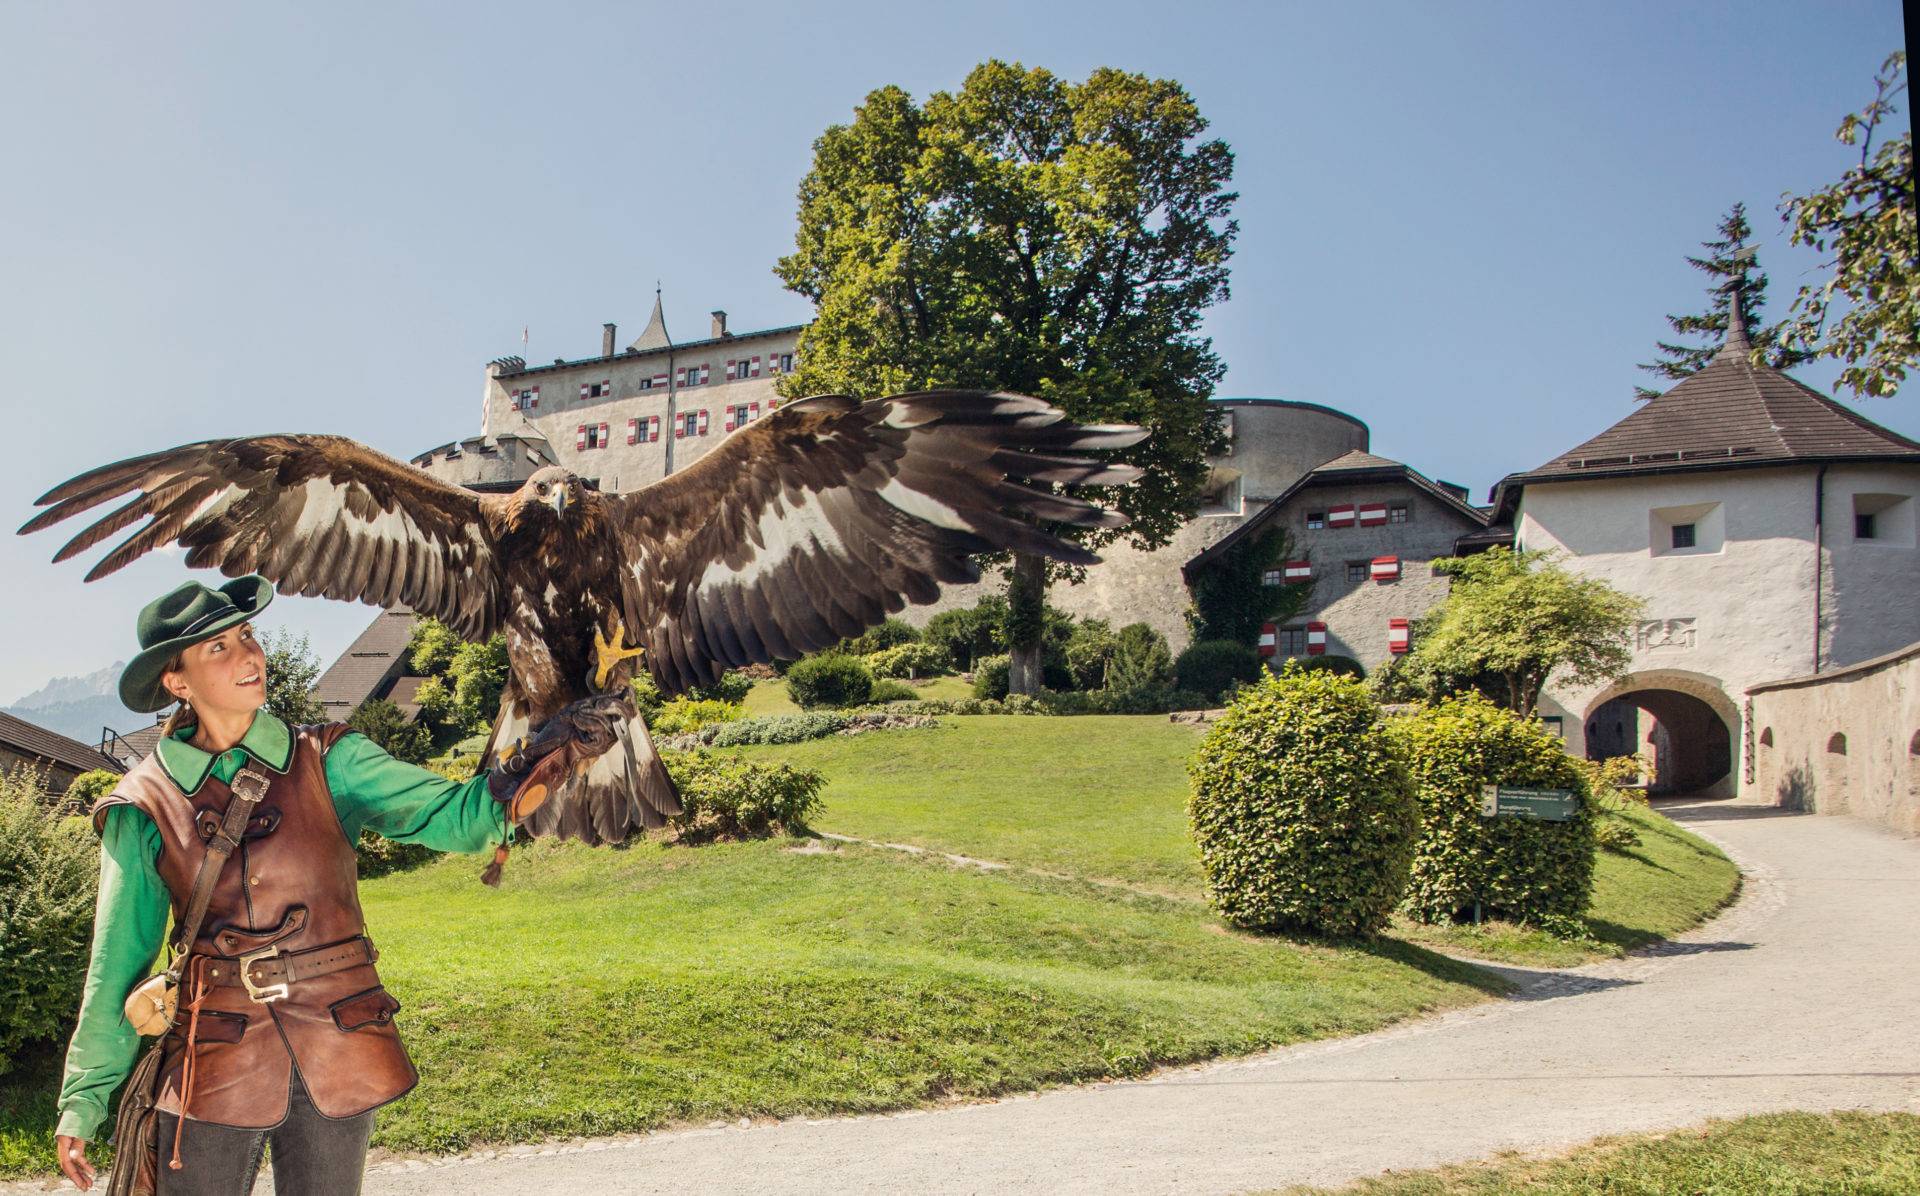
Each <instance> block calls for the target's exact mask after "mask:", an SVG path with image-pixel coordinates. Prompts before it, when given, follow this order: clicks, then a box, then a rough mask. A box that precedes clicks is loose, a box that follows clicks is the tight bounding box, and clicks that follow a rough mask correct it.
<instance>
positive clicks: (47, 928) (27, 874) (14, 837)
mask: <svg viewBox="0 0 1920 1196" xmlns="http://www.w3.org/2000/svg"><path fill="white" fill-rule="evenodd" d="M44 779H45V778H44V777H43V775H42V774H40V773H38V772H35V771H33V770H32V769H27V768H17V769H14V770H13V771H12V772H9V773H7V774H6V775H5V776H3V777H0V993H5V994H6V1000H4V1001H0V1075H5V1074H6V1072H7V1070H8V1068H10V1067H11V1066H12V1065H13V1063H14V1061H15V1060H18V1059H20V1058H21V1057H22V1048H23V1047H25V1046H27V1045H28V1044H30V1043H41V1042H55V1041H58V1040H59V1039H61V1038H62V1037H64V1036H65V1035H66V1034H67V1033H68V1032H69V1031H71V1030H72V1028H73V1019H74V1016H75V1015H76V1014H77V1013H79V1011H80V990H81V986H82V984H83V983H84V982H85V980H86V978H87V940H88V937H89V934H90V932H91V930H92V928H93V903H94V897H95V895H96V892H97V890H98V886H99V875H100V852H99V848H98V847H97V846H96V845H95V843H94V840H93V830H92V828H91V827H90V826H89V825H88V823H87V821H86V820H85V819H83V818H63V817H61V816H60V815H58V814H56V813H55V812H54V811H53V810H51V809H49V808H48V803H47V798H46V795H45V794H44V793H43V792H41V788H40V786H41V783H42V782H43V781H44Z"/></svg>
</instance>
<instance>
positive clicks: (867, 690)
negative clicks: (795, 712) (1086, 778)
mask: <svg viewBox="0 0 1920 1196" xmlns="http://www.w3.org/2000/svg"><path fill="white" fill-rule="evenodd" d="M787 694H788V695H789V696H790V697H792V698H793V701H794V704H795V705H796V706H799V707H800V709H802V710H818V709H820V708H822V707H835V706H858V705H860V704H861V703H863V702H865V701H866V700H867V699H868V698H869V697H871V696H872V694H873V674H872V673H870V672H868V671H867V666H866V665H864V664H861V663H860V662H859V661H858V660H856V659H854V658H853V657H851V656H840V655H836V654H833V653H826V654H823V655H820V656H809V657H807V658H806V659H805V660H801V661H796V662H795V663H794V666H793V667H792V668H790V669H788V670H787Z"/></svg>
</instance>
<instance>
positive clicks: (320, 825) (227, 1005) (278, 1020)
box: [58, 576, 578, 1196]
mask: <svg viewBox="0 0 1920 1196" xmlns="http://www.w3.org/2000/svg"><path fill="white" fill-rule="evenodd" d="M272 598H273V588H272V586H271V585H270V584H269V583H268V582H267V580H266V579H265V578H262V577H257V576H249V577H242V578H238V579H236V580H234V581H230V582H228V583H226V584H225V585H222V586H220V587H219V588H218V589H211V588H209V587H207V586H204V585H202V584H200V583H199V582H197V581H189V582H186V583H185V584H183V585H181V586H180V587H178V588H177V589H175V590H174V591H172V592H171V593H169V594H167V595H165V596H164V597H162V598H160V599H158V600H156V601H154V602H153V603H151V604H149V605H148V606H147V607H146V608H145V609H144V610H142V611H141V612H140V618H139V621H138V628H137V630H138V634H139V640H140V647H141V651H140V653H139V654H138V655H136V656H135V657H134V658H133V660H132V662H131V663H129V664H128V665H127V667H126V670H125V671H124V672H123V673H122V674H121V678H120V697H121V700H122V701H123V702H125V703H126V704H127V706H128V707H130V708H131V709H133V710H136V711H141V712H156V711H159V710H161V709H163V708H165V707H166V705H167V704H168V703H169V702H170V701H177V702H178V703H179V706H178V708H177V709H176V710H175V711H174V712H173V714H172V715H171V716H169V717H168V719H167V721H166V723H165V725H164V727H163V728H162V731H161V736H160V740H159V742H158V744H157V745H156V747H155V750H154V752H153V754H152V755H150V756H148V757H147V758H146V759H145V760H142V761H141V762H140V763H139V764H137V765H135V766H134V767H133V769H132V770H131V771H129V772H128V773H127V775H126V776H124V777H122V778H121V779H120V782H119V783H118V784H117V785H116V786H115V787H114V789H113V791H112V792H111V793H109V794H107V795H106V796H105V797H103V798H101V799H100V801H99V802H98V803H97V804H96V805H95V807H94V812H93V821H94V827H95V829H96V830H97V831H98V832H99V834H100V836H101V853H100V900H99V906H98V908H97V910H96V912H95V920H94V935H93V954H92V960H91V963H90V966H89V968H88V971H87V980H86V987H85V990H84V993H83V995H82V998H81V1005H80V1019H79V1024H78V1026H77V1027H76V1028H75V1030H74V1034H73V1040H72V1043H71V1044H70V1045H69V1047H68V1050H67V1064H66V1073H65V1076H64V1078H63V1080H62V1082H61V1086H60V1105H59V1108H60V1122H59V1127H58V1147H59V1154H60V1169H61V1170H62V1171H63V1172H65V1173H66V1175H67V1178H69V1179H71V1180H72V1181H73V1182H74V1184H75V1186H77V1187H79V1188H80V1189H81V1190H83V1191H84V1190H86V1189H88V1188H90V1187H92V1183H93V1178H94V1169H93V1166H92V1164H91V1163H90V1162H89V1161H88V1160H87V1157H86V1148H87V1143H88V1142H89V1141H90V1140H92V1139H93V1138H95V1137H96V1136H97V1135H98V1132H99V1130H100V1127H101V1124H102V1122H103V1121H104V1120H105V1118H106V1112H107V1105H108V1101H109V1099H110V1098H111V1097H112V1094H113V1092H114V1091H115V1090H116V1089H117V1088H118V1087H119V1086H120V1084H121V1082H122V1081H123V1080H124V1079H125V1078H126V1076H127V1073H128V1071H129V1070H130V1068H131V1066H132V1063H133V1059H134V1056H135V1054H136V1053H137V1051H138V1049H139V1035H138V1034H137V1033H136V1032H135V1030H134V1029H133V1027H132V1025H131V1024H129V1022H128V1021H127V1018H126V1016H125V1013H124V1011H123V1003H124V1001H125V999H126V997H127V995H128V993H129V992H130V991H131V990H132V988H133V987H134V986H135V985H136V984H137V983H138V982H139V981H140V980H141V979H142V978H144V977H145V976H146V975H147V974H148V972H149V971H150V970H151V969H152V965H153V962H154V960H155V958H156V957H157V955H158V954H159V952H160V949H161V947H162V945H163V936H164V934H165V933H166V927H167V924H168V914H169V911H171V912H172V914H173V917H174V922H175V924H176V926H179V925H180V924H181V923H183V922H185V921H187V920H190V914H189V912H188V906H189V903H190V898H191V894H192V892H193V887H194V877H195V874H196V872H197V871H198V870H199V867H200V864H201V861H202V860H203V859H204V858H207V855H208V851H209V848H208V846H207V844H208V843H209V842H211V841H212V839H213V836H214V833H215V832H216V831H217V830H218V828H219V826H220V823H221V819H222V816H223V815H224V814H225V812H226V810H227V808H228V805H229V803H230V802H232V801H234V800H235V799H234V797H233V796H232V795H233V792H234V790H233V789H230V788H229V783H230V782H235V781H236V777H237V776H240V775H241V774H242V773H243V772H245V773H249V774H254V775H252V776H248V777H246V778H245V780H244V781H243V782H241V783H237V787H238V788H241V789H244V790H246V792H248V793H249V794H251V793H254V792H256V791H257V790H256V788H255V786H256V785H257V781H256V779H255V778H256V777H257V778H263V779H264V781H265V782H266V784H265V792H264V795H263V796H261V797H260V798H259V801H258V804H257V805H256V806H254V807H253V808H252V809H251V811H250V813H251V817H250V818H249V819H248V820H247V822H246V823H245V829H244V832H237V833H236V834H235V838H236V839H237V840H238V843H237V846H235V847H233V848H232V854H231V855H229V856H228V857H227V858H226V859H225V860H224V862H223V863H222V864H221V866H220V870H219V872H218V873H217V874H216V875H217V879H216V880H215V881H214V882H213V885H212V888H211V895H210V896H209V897H208V898H207V907H206V914H205V916H204V917H203V918H202V919H201V920H200V924H199V932H198V934H197V935H196V936H195V937H194V941H193V942H192V943H191V944H190V946H189V950H188V954H187V959H186V963H185V967H184V969H183V971H182V973H181V983H180V986H179V988H178V1011H179V1012H178V1016H177V1018H176V1020H175V1022H174V1025H173V1028H172V1029H171V1030H170V1031H169V1032H168V1035H167V1039H166V1041H167V1051H166V1054H165V1056H164V1062H163V1063H162V1070H161V1082H160V1091H159V1099H158V1102H157V1103H158V1108H159V1109H160V1117H159V1142H160V1151H159V1155H160V1157H159V1161H158V1168H157V1172H156V1174H157V1186H158V1191H159V1192H161V1193H171V1192H194V1193H207V1194H218V1193H237V1192H246V1191H248V1190H250V1189H251V1187H252V1185H253V1179H254V1175H255V1173H256V1171H257V1170H258V1169H259V1165H260V1157H261V1151H262V1148H263V1147H264V1146H266V1145H267V1144H268V1143H271V1144H272V1146H273V1176H274V1190H275V1191H276V1192H278V1193H280V1194H281V1196H302V1194H312V1196H323V1194H324V1196H332V1194H335V1193H356V1192H358V1191H359V1190H360V1177H361V1173H362V1172H363V1171H364V1170H365V1161H366V1151H367V1138H368V1135H369V1133H370V1132H371V1131H372V1128H373V1110H374V1109H375V1108H377V1107H379V1106H380V1105H383V1104H385V1103H387V1102H388V1101H391V1100H393V1099H395V1098H396V1097H398V1096H400V1095H402V1094H403V1093H405V1092H407V1091H408V1090H409V1089H411V1088H412V1087H413V1085H414V1083H415V1082H416V1080H417V1078H418V1077H417V1074H416V1073H415V1071H414V1069H413V1064H412V1063H411V1062H410V1061H409V1060H408V1058H407V1053H406V1050H405V1048H403V1047H402V1046H401V1044H400V1038H399V1035H398V1033H397V1032H396V1031H395V1029H394V1026H393V1014H394V1013H395V1011H397V1010H398V1009H399V1008H400V1002H399V1001H398V1000H396V999H395V998H394V997H392V996H391V995H389V994H388V993H387V991H386V990H385V989H384V988H382V987H381V985H380V978H379V976H378V975H377V974H376V972H375V971H374V960H375V959H376V958H377V957H378V953H377V952H376V951H374V949H373V944H372V942H371V940H370V939H368V938H367V936H366V927H365V924H364V922H363V921H362V919H361V914H360V902H359V897H358V893H357V890H356V881H355V877H356V868H355V862H356V861H355V854H354V844H355V842H356V841H357V840H358V838H359V835H360V831H361V830H363V829H367V830H372V831H375V832H377V833H379V834H381V835H384V836H386V837H387V838H389V839H393V840H396V841H398V842H403V843H418V844H421V845H423V846H426V847H430V848H433V849H435V850H437V851H480V850H484V849H485V848H487V847H488V846H490V845H492V844H493V843H495V842H496V841H499V840H501V839H502V838H503V837H504V835H505V833H506V829H507V821H506V819H505V817H504V816H503V813H502V807H503V805H504V804H505V803H508V802H510V801H511V799H512V797H513V795H514V792H515V790H516V789H517V788H518V787H519V785H520V783H521V782H522V781H523V780H524V779H525V777H526V774H527V771H528V770H529V768H530V767H531V764H532V762H533V761H534V760H536V759H538V758H539V757H540V756H543V755H545V754H546V753H547V752H549V751H552V750H554V749H556V748H558V747H560V746H562V745H563V744H564V743H566V742H568V741H569V740H571V739H573V738H575V737H577V734H578V733H577V731H575V730H574V724H573V723H572V721H571V720H568V719H564V718H556V719H554V720H553V721H552V722H551V723H549V724H548V729H545V730H543V731H542V733H541V735H540V736H539V737H536V738H535V740H534V741H533V742H532V743H529V744H528V745H527V746H526V747H525V749H524V750H523V751H522V752H521V753H519V754H517V755H516V756H515V757H514V758H513V759H512V760H511V761H509V762H508V763H507V764H506V765H503V766H502V767H500V768H496V769H494V770H493V771H491V772H489V773H484V774H482V775H480V776H476V777H475V778H473V779H472V780H470V781H467V782H465V783H457V782H454V781H449V780H447V779H445V778H443V777H441V776H439V775H438V774H436V773H432V772H429V771H427V770H426V769H423V768H418V767H415V766H414V765H411V764H405V763H402V762H400V761H397V760H395V759H393V758H392V757H391V756H389V755H387V754H386V753H385V752H384V751H382V750H381V749H380V748H379V747H377V746H375V745H374V744H373V743H372V742H371V741H370V740H368V739H367V738H366V737H365V736H362V735H359V734H357V733H353V732H349V731H348V730H347V728H346V727H345V726H344V725H343V724H339V723H330V724H324V725H319V726H300V727H290V726H288V725H287V724H286V723H284V722H282V721H281V720H279V719H278V718H275V717H274V716H273V715H272V714H271V713H270V712H268V711H266V710H263V709H262V706H263V705H264V704H265V702H266V693H267V675H266V655H265V653H263V652H262V651H261V649H260V646H259V644H258V643H256V642H255V640H254V634H253V625H252V622H251V620H252V618H253V616H255V615H256V614H258V613H259V612H260V611H261V610H264V609H265V608H266V606H267V604H268V603H269V602H271V601H272ZM237 816H238V815H236V817H237ZM214 858H215V859H218V857H217V856H216V857H214ZM129 1153H130V1152H129ZM135 1163H136V1160H134V1159H131V1158H126V1159H122V1160H121V1161H120V1165H123V1166H132V1165H134V1164H135Z"/></svg>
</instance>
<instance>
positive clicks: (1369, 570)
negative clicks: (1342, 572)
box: [1347, 560, 1373, 585]
mask: <svg viewBox="0 0 1920 1196" xmlns="http://www.w3.org/2000/svg"><path fill="white" fill-rule="evenodd" d="M1372 576H1373V562H1372V561H1370V560H1367V561H1348V562H1347V580H1348V581H1349V582H1351V583H1353V584H1354V585H1359V584H1360V583H1361V582H1363V581H1365V580H1367V579H1368V578H1370V577H1372Z"/></svg>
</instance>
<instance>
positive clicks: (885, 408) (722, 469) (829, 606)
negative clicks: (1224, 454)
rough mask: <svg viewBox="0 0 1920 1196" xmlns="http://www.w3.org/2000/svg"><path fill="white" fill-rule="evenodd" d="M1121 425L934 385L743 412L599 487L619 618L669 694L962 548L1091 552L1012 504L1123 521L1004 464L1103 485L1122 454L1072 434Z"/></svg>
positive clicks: (888, 596) (815, 645) (957, 558)
mask: <svg viewBox="0 0 1920 1196" xmlns="http://www.w3.org/2000/svg"><path fill="white" fill-rule="evenodd" d="M1145 435H1146V433H1145V432H1143V431H1142V430H1141V429H1139V428H1132V427H1083V426H1078V425H1074V424H1069V423H1066V422H1065V416H1064V414H1063V413H1062V412H1061V411H1059V410H1058V409H1057V408H1054V407H1052V406H1049V405H1048V404H1047V403H1045V402H1044V401H1042V400H1040V399H1035V398H1028V397H1027V396H1024V395H1012V394H991V393H986V392H981V391H932V392H926V393H920V394H905V395H896V396H894V397H892V398H887V399H875V400H873V401H871V402H865V403H863V402H859V401H857V400H855V399H851V398H847V397H845V396H841V395H825V396H821V397H818V398H811V399H802V400H800V401H798V402H794V403H790V404H787V405H785V406H783V407H781V408H780V409H779V410H778V411H776V412H774V413H773V414H772V415H770V416H768V417H767V418H766V419H763V420H760V421H757V422H755V423H753V424H749V425H748V426H747V427H745V428H743V429H742V430H740V431H738V432H736V433H734V434H733V435H732V436H730V437H728V438H727V439H726V441H725V442H723V443H722V444H720V445H719V446H718V447H717V448H715V449H714V450H713V451H712V452H709V453H708V454H707V455H706V456H704V457H702V458H700V460H698V461H696V462H694V463H693V464H692V465H690V466H688V467H687V468H686V469H684V470H682V471H680V472H678V473H676V474H673V475H672V476H671V477H668V478H666V479H664V480H662V481H659V482H656V483H654V484H653V485H651V486H648V487H646V488H645V489H643V490H638V491H634V492H630V493H627V494H623V495H619V496H617V497H614V498H612V499H611V500H610V501H611V502H612V503H613V504H614V506H615V509H616V511H617V516H616V519H615V525H616V528H617V534H618V535H619V536H620V537H621V542H622V543H621V548H622V553H621V555H622V558H623V561H622V565H623V568H624V575H623V577H622V579H621V581H622V586H623V590H624V599H625V605H626V608H627V627H628V628H629V630H630V634H632V635H633V636H635V637H636V638H637V640H638V642H639V643H640V644H641V645H642V646H643V647H645V648H646V649H647V654H646V663H647V665H648V667H649V668H650V669H651V670H652V672H653V676H654V678H655V680H657V681H658V682H659V683H660V687H661V688H662V689H663V690H665V691H666V692H667V693H670V694H672V693H679V692H682V691H684V690H685V689H686V688H687V687H688V686H690V685H699V684H706V683H710V682H712V681H713V680H714V679H715V678H717V677H718V676H719V674H720V673H722V672H724V671H725V670H726V669H728V668H733V667H737V666H740V665H746V664H752V663H754V662H756V661H771V660H797V659H799V658H800V657H801V656H802V655H804V654H805V653H807V652H812V651H817V650H818V649H821V648H825V647H828V646H830V645H832V644H834V643H836V642H837V641H839V640H840V639H842V638H844V637H846V636H849V635H854V634H857V633H858V632H860V631H861V630H863V629H864V628H866V627H870V626H872V625H873V624H875V623H878V622H879V621H880V620H881V619H883V618H885V617H886V615H887V614H888V613H890V612H893V611H897V610H899V609H900V608H901V607H902V606H904V605H905V604H906V603H907V602H908V601H912V602H931V601H933V600H934V599H935V598H936V597H938V596H939V585H938V583H940V582H970V581H978V580H979V577H980V573H979V569H978V568H977V567H976V566H975V565H974V564H973V563H972V562H971V561H970V560H968V556H969V554H972V553H981V552H993V551H999V550H1002V549H1013V550H1015V551H1018V552H1025V553H1033V554H1037V555H1041V556H1046V557H1051V558H1053V559H1054V560H1059V561H1066V562H1069V563H1072V564H1091V563H1092V562H1094V561H1096V560H1097V559H1098V558H1097V557H1095V556H1094V555H1093V554H1092V553H1090V552H1088V551H1086V550H1085V549H1084V548H1081V547H1080V546H1078V545H1076V544H1072V543H1070V542H1068V541H1065V540H1062V539H1060V538H1058V537H1056V536H1053V535H1050V534H1048V533H1047V532H1046V531H1044V530H1042V529H1041V528H1040V527H1037V526H1035V524H1033V523H1031V522H1028V521H1027V520H1025V519H1023V518H1021V516H1023V515H1024V516H1030V517H1033V518H1035V519H1041V520H1051V521H1054V522H1058V523H1069V524H1076V525H1079V526H1083V527H1117V526H1120V525H1121V524H1122V523H1123V522H1124V520H1123V518H1122V517H1121V516H1119V515H1117V514H1115V513H1114V512H1111V511H1107V510H1104V509H1102V508H1100V507H1097V506H1095V505H1093V504H1092V503H1089V502H1086V501H1083V500H1081V499H1079V498H1074V497H1071V496H1067V495H1063V494H1055V493H1051V492H1050V491H1049V490H1044V489H1035V488H1033V487H1032V486H1026V485H1021V484H1019V483H1018V482H1017V481H1015V480H1013V479H1025V480H1027V481H1032V482H1040V483H1054V482H1059V483H1066V484H1079V485H1118V484H1121V483H1124V482H1128V481H1131V480H1133V479H1134V478H1135V477H1137V476H1138V472H1139V471H1137V470H1135V469H1133V468H1132V467H1130V466H1125V465H1112V464H1108V463H1106V462H1101V461H1095V460H1092V459H1089V458H1086V457H1078V456H1063V455H1061V454H1062V453H1064V452H1071V451H1072V450H1077V449H1101V448H1124V447H1125V446H1127V445H1130V444H1133V443H1136V442H1137V441H1139V440H1140V439H1141V438H1142V437H1144V436H1145Z"/></svg>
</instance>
